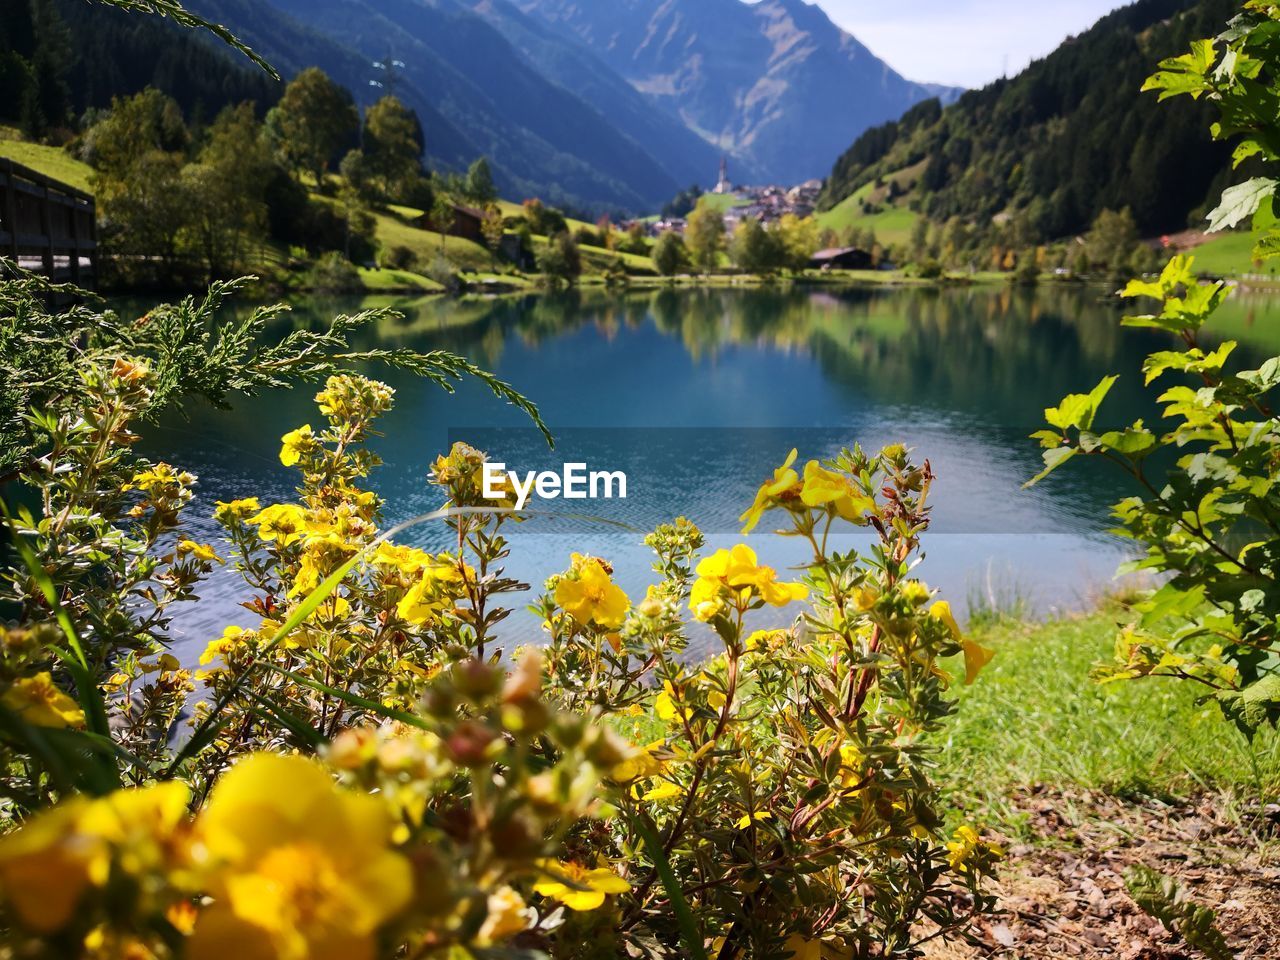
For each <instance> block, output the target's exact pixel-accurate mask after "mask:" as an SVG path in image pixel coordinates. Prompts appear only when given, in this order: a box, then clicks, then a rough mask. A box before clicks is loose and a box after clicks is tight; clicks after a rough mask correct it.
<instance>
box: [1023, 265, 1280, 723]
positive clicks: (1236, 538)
mask: <svg viewBox="0 0 1280 960" xmlns="http://www.w3.org/2000/svg"><path fill="white" fill-rule="evenodd" d="M1192 266H1193V261H1192V259H1191V258H1189V257H1175V258H1174V259H1173V261H1172V262H1170V264H1169V265H1168V266H1167V267H1166V268H1165V270H1164V272H1163V273H1162V274H1161V275H1160V277H1159V278H1158V279H1157V280H1155V281H1151V282H1147V281H1141V280H1135V281H1133V282H1132V283H1130V284H1129V286H1128V287H1127V288H1126V289H1125V290H1124V292H1123V296H1125V297H1129V298H1149V299H1154V300H1157V301H1159V303H1160V309H1159V311H1158V312H1153V313H1150V314H1145V315H1141V316H1132V317H1127V318H1125V321H1124V322H1125V325H1126V326H1131V327H1145V328H1151V329H1157V330H1164V331H1166V332H1168V333H1171V334H1173V335H1174V336H1176V337H1177V338H1178V340H1179V341H1180V343H1181V345H1182V349H1181V350H1159V351H1156V352H1154V353H1152V354H1151V355H1150V356H1149V357H1147V360H1146V362H1145V364H1144V365H1143V371H1144V373H1145V376H1146V383H1147V384H1148V385H1150V384H1152V383H1154V382H1155V381H1156V380H1158V379H1161V378H1165V377H1169V376H1172V375H1178V374H1181V375H1182V376H1183V377H1185V378H1187V379H1189V380H1190V381H1191V382H1190V383H1179V384H1176V385H1174V386H1171V387H1170V388H1169V389H1167V390H1165V391H1164V392H1163V393H1161V394H1160V395H1159V396H1158V398H1157V400H1158V402H1160V403H1161V404H1163V405H1164V417H1165V419H1166V420H1168V421H1170V422H1171V424H1172V425H1171V427H1170V429H1169V430H1168V431H1167V432H1165V433H1162V434H1161V433H1156V432H1155V431H1153V430H1152V429H1150V428H1149V427H1147V426H1146V425H1145V424H1143V423H1142V421H1138V422H1136V423H1133V424H1131V425H1129V426H1128V427H1123V428H1119V429H1115V430H1107V431H1104V430H1100V429H1098V428H1095V426H1094V420H1095V418H1096V416H1097V414H1098V408H1099V407H1100V406H1101V404H1102V402H1103V400H1104V398H1105V396H1106V394H1107V392H1108V391H1109V390H1110V388H1111V386H1112V384H1113V383H1114V382H1115V379H1116V378H1115V377H1108V378H1106V379H1104V380H1103V381H1102V383H1100V384H1099V385H1098V387H1097V388H1095V389H1094V391H1093V392H1092V393H1089V394H1080V395H1075V396H1070V397H1067V398H1066V399H1065V400H1063V402H1062V403H1061V404H1060V405H1059V406H1057V407H1053V408H1050V409H1049V410H1046V411H1045V417H1046V419H1047V420H1048V422H1049V426H1050V427H1051V429H1048V430H1043V431H1041V432H1039V433H1037V434H1036V435H1035V436H1036V439H1038V440H1040V442H1041V444H1042V445H1043V446H1044V447H1045V451H1044V460H1045V470H1044V471H1043V472H1042V473H1041V474H1040V476H1038V477H1037V478H1036V479H1035V480H1033V481H1032V482H1033V483H1035V482H1038V481H1039V480H1041V479H1043V478H1044V477H1045V476H1047V475H1048V474H1050V473H1052V472H1053V471H1054V470H1056V469H1057V468H1058V467H1060V466H1061V465H1062V464H1064V463H1066V462H1067V461H1068V460H1070V459H1072V458H1074V457H1076V456H1078V455H1091V456H1098V457H1102V458H1104V459H1106V460H1109V461H1111V462H1112V463H1114V464H1116V465H1117V466H1119V467H1120V468H1122V469H1123V470H1124V471H1125V472H1126V473H1128V474H1129V475H1130V476H1131V477H1132V478H1133V480H1134V482H1135V484H1136V485H1137V488H1138V490H1139V491H1140V492H1139V493H1138V495H1136V496H1133V497H1130V498H1128V499H1126V500H1123V501H1121V502H1120V503H1119V504H1117V505H1116V507H1115V508H1114V515H1115V517H1116V518H1117V520H1118V521H1119V523H1120V529H1119V530H1118V531H1116V532H1117V533H1119V534H1120V535H1121V536H1124V537H1127V538H1129V539H1131V540H1133V541H1134V542H1135V543H1136V544H1137V545H1138V546H1139V547H1141V549H1142V551H1143V553H1142V555H1141V556H1140V557H1139V559H1137V560H1135V561H1133V562H1132V563H1130V564H1127V565H1126V566H1125V567H1124V568H1122V570H1123V571H1124V572H1136V571H1143V572H1147V573H1151V574H1154V575H1155V576H1156V577H1157V578H1158V579H1159V581H1160V582H1161V584H1162V585H1161V586H1160V587H1159V589H1157V590H1155V591H1154V592H1153V593H1152V594H1151V595H1150V596H1149V597H1148V598H1147V599H1146V600H1145V601H1143V602H1142V603H1141V604H1139V607H1138V610H1139V612H1140V613H1141V615H1142V616H1141V619H1140V621H1139V623H1138V624H1137V626H1136V627H1133V628H1129V629H1126V630H1125V631H1124V632H1123V633H1122V634H1121V636H1120V637H1119V639H1118V641H1117V645H1116V647H1117V655H1118V662H1117V663H1115V664H1111V665H1107V666H1104V667H1101V668H1099V671H1098V676H1099V679H1101V680H1103V681H1104V682H1107V681H1113V680H1126V679H1137V678H1139V677H1151V676H1158V677H1172V678H1178V679H1184V680H1189V681H1192V682H1195V683H1197V684H1200V685H1201V686H1203V687H1204V688H1205V690H1206V695H1207V697H1208V698H1210V699H1213V700H1215V701H1216V702H1217V703H1218V705H1219V706H1220V707H1221V709H1222V711H1223V713H1224V714H1226V716H1227V717H1229V718H1230V719H1231V720H1233V721H1234V722H1235V723H1236V725H1237V726H1238V727H1239V728H1240V729H1241V730H1242V731H1243V732H1244V733H1245V734H1247V735H1249V736H1252V735H1253V733H1254V732H1255V731H1256V730H1257V729H1258V727H1260V726H1263V725H1265V724H1271V725H1275V724H1276V723H1277V721H1280V641H1278V640H1277V626H1278V625H1280V486H1277V480H1280V419H1278V418H1277V417H1276V413H1275V409H1274V406H1273V405H1272V400H1271V397H1272V395H1273V394H1274V392H1275V390H1276V389H1277V387H1280V357H1274V358H1272V359H1270V360H1268V361H1267V362H1266V363H1264V364H1262V365H1261V367H1259V368H1258V369H1256V370H1237V371H1231V370H1229V369H1228V366H1227V364H1228V360H1229V358H1230V357H1231V355H1232V353H1233V351H1234V350H1235V348H1236V343H1235V342H1234V341H1231V340H1228V341H1225V342H1223V343H1221V344H1218V345H1217V346H1214V347H1212V348H1210V347H1208V346H1204V345H1202V342H1201V328H1202V327H1203V326H1204V324H1205V323H1206V322H1207V321H1208V320H1209V319H1210V317H1211V316H1212V314H1213V312H1214V311H1215V310H1216V309H1217V308H1218V307H1219V306H1220V305H1221V304H1222V302H1223V301H1224V300H1225V299H1226V297H1227V293H1228V290H1227V288H1226V287H1225V286H1224V285H1223V284H1222V283H1220V282H1218V283H1199V282H1197V281H1196V278H1195V273H1194V271H1193V270H1192ZM1161 453H1163V454H1167V455H1169V456H1170V457H1173V458H1175V463H1174V467H1173V469H1172V470H1170V471H1169V472H1168V473H1167V475H1166V476H1165V477H1164V479H1163V480H1158V479H1156V478H1154V477H1153V476H1152V475H1151V470H1150V467H1149V461H1150V460H1151V458H1152V457H1153V456H1156V455H1158V454H1161Z"/></svg>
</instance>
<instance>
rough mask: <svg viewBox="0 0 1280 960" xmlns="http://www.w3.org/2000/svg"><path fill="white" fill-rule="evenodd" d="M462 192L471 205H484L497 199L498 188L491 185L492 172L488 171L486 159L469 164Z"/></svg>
mask: <svg viewBox="0 0 1280 960" xmlns="http://www.w3.org/2000/svg"><path fill="white" fill-rule="evenodd" d="M463 190H464V192H465V195H466V197H467V199H468V200H471V201H472V202H473V203H478V204H481V205H484V204H489V203H493V202H494V201H495V200H497V199H498V188H497V187H495V186H494V184H493V171H492V170H490V169H489V161H488V160H487V159H486V158H484V157H480V158H479V159H478V160H476V162H475V163H473V164H471V167H470V169H468V170H467V179H466V183H465V186H464V187H463Z"/></svg>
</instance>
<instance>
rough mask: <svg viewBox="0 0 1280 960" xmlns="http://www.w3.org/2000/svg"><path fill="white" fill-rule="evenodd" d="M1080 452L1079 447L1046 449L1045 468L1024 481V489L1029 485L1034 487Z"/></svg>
mask: <svg viewBox="0 0 1280 960" xmlns="http://www.w3.org/2000/svg"><path fill="white" fill-rule="evenodd" d="M1079 452H1080V450H1079V448H1078V447H1054V448H1053V449H1052V450H1046V451H1045V452H1044V469H1043V470H1041V471H1040V472H1039V473H1037V474H1036V475H1035V476H1034V477H1032V478H1031V479H1030V480H1028V481H1027V482H1026V483H1024V484H1023V485H1022V489H1023V490H1026V489H1028V488H1029V487H1034V486H1035V485H1036V484H1037V483H1039V482H1040V481H1041V480H1043V479H1044V478H1045V477H1047V476H1049V474H1051V473H1053V471H1055V470H1057V469H1058V468H1059V467H1060V466H1062V465H1063V464H1064V463H1066V462H1067V461H1068V460H1070V459H1071V458H1072V457H1074V456H1075V455H1076V454H1078V453H1079Z"/></svg>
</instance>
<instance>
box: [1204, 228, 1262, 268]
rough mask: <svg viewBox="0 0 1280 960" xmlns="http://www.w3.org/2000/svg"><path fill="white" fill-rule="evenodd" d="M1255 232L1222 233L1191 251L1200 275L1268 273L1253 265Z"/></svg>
mask: <svg viewBox="0 0 1280 960" xmlns="http://www.w3.org/2000/svg"><path fill="white" fill-rule="evenodd" d="M1253 239H1254V238H1253V232H1252V231H1250V230H1236V231H1231V232H1228V233H1220V234H1218V235H1217V236H1214V237H1212V238H1210V239H1209V240H1206V241H1205V242H1204V243H1202V244H1200V246H1198V247H1196V248H1195V249H1194V250H1191V251H1190V253H1191V256H1193V257H1195V258H1196V264H1195V269H1196V272H1198V273H1206V274H1211V275H1213V276H1219V277H1235V276H1241V275H1243V274H1247V273H1248V274H1251V273H1262V272H1268V271H1266V270H1259V269H1258V268H1255V267H1254V265H1253Z"/></svg>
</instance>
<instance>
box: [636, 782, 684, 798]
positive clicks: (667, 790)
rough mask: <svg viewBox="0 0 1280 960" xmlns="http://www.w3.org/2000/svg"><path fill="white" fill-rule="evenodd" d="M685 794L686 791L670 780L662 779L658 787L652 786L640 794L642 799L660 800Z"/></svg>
mask: <svg viewBox="0 0 1280 960" xmlns="http://www.w3.org/2000/svg"><path fill="white" fill-rule="evenodd" d="M682 796H684V791H683V790H681V789H680V787H679V786H678V785H676V784H674V783H672V782H671V781H670V780H662V781H660V782H659V783H658V785H657V786H656V787H651V788H650V789H648V790H646V791H645V792H644V793H643V794H641V795H640V799H641V800H649V801H658V800H670V799H672V798H673V797H682Z"/></svg>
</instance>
